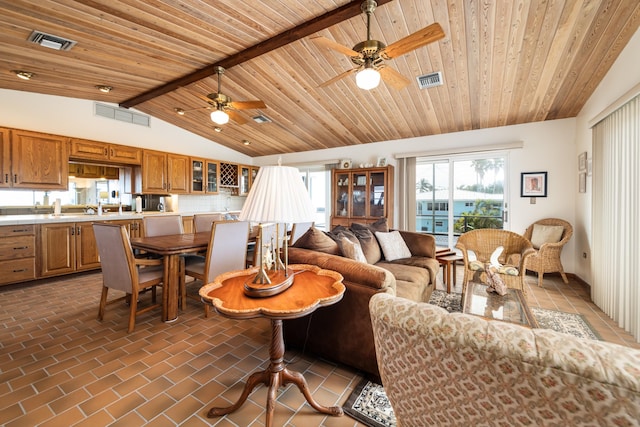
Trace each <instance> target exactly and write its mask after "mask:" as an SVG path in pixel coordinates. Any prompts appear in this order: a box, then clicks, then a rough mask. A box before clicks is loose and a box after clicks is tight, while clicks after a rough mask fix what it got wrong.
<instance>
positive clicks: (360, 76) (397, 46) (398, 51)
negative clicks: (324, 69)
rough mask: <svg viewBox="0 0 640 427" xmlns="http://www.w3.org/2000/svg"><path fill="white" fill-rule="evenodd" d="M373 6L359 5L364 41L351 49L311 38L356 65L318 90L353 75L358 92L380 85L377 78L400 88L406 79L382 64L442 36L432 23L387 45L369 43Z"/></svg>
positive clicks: (371, 3) (371, 1) (370, 1)
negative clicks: (364, 17)
mask: <svg viewBox="0 0 640 427" xmlns="http://www.w3.org/2000/svg"><path fill="white" fill-rule="evenodd" d="M377 5H378V4H377V3H376V2H375V1H374V0H365V1H363V2H362V6H361V7H360V9H361V10H362V12H363V13H366V15H367V40H365V41H363V42H360V43H358V44H356V45H355V46H354V47H353V48H352V49H349V48H348V47H346V46H343V45H341V44H339V43H336V42H334V41H332V40H329V39H328V38H326V37H322V36H318V37H312V38H311V40H313V41H314V42H316V43H318V44H320V45H322V46H325V47H327V48H329V49H333V50H335V51H337V52H340V53H343V54H345V55H348V56H350V57H351V61H352V62H353V63H354V64H355V65H356V68H353V69H351V70H348V71H345V72H344V73H342V74H339V75H338V76H336V77H334V78H332V79H331V80H328V81H326V82H324V83H323V84H321V85H320V87H325V86H328V85H330V84H332V83H335V82H337V81H338V80H340V79H342V78H344V77H346V76H348V75H350V74H353V73H356V72H357V74H356V84H357V85H358V87H359V88H361V89H366V90H370V89H373V88H375V87H377V86H378V84H379V83H380V77H382V79H383V80H384V81H385V82H386V83H388V84H389V85H390V86H392V87H394V88H395V89H402V88H404V87H406V86H407V85H409V83H410V81H409V79H407V78H406V77H404V76H403V75H402V74H400V73H399V72H397V71H396V70H394V69H393V68H391V67H389V66H388V65H387V64H385V60H389V59H393V58H396V57H398V56H402V55H404V54H405V53H409V52H411V51H412V50H415V49H417V48H419V47H422V46H425V45H427V44H429V43H432V42H435V41H437V40H440V39H441V38H443V37H444V31H443V30H442V27H441V26H440V24H438V23H437V22H436V23H434V24H431V25H429V26H427V27H425V28H423V29H421V30H419V31H416V32H415V33H413V34H410V35H408V36H407V37H404V38H402V39H400V40H398V41H396V42H395V43H392V44H390V45H389V46H386V45H385V44H384V43H382V42H381V41H378V40H371V15H372V14H373V11H374V10H375V9H376V6H377Z"/></svg>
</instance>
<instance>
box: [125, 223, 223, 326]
mask: <svg viewBox="0 0 640 427" xmlns="http://www.w3.org/2000/svg"><path fill="white" fill-rule="evenodd" d="M210 236H211V233H210V232H208V231H203V232H200V233H184V234H168V235H165V236H153V237H132V238H131V247H132V248H134V249H140V250H144V251H146V252H150V253H154V254H158V255H162V257H163V258H164V277H165V282H164V290H163V292H162V320H163V321H164V322H173V321H174V320H176V319H177V318H178V298H179V296H178V294H179V292H178V291H179V289H178V287H179V286H178V284H179V283H180V275H181V274H184V272H183V271H181V269H180V256H181V255H183V254H193V253H197V252H203V251H206V250H207V247H208V246H209V239H210Z"/></svg>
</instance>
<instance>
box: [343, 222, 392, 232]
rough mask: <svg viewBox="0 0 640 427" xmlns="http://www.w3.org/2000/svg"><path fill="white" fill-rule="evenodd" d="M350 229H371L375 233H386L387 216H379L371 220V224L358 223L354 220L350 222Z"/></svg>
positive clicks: (387, 227) (387, 229)
mask: <svg viewBox="0 0 640 427" xmlns="http://www.w3.org/2000/svg"><path fill="white" fill-rule="evenodd" d="M351 229H352V230H363V229H366V230H371V232H372V233H375V232H376V231H379V232H381V233H388V232H389V225H388V224H387V218H380V219H379V220H377V221H376V222H372V223H371V224H360V223H357V222H354V223H352V224H351Z"/></svg>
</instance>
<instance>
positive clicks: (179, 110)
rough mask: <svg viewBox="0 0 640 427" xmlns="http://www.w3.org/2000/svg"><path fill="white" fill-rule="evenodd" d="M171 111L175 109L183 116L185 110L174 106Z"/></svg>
mask: <svg viewBox="0 0 640 427" xmlns="http://www.w3.org/2000/svg"><path fill="white" fill-rule="evenodd" d="M173 111H175V112H176V113H177V114H178V115H180V116H184V112H185V111H184V110H183V109H182V108H174V109H173Z"/></svg>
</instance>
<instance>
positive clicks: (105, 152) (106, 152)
mask: <svg viewBox="0 0 640 427" xmlns="http://www.w3.org/2000/svg"><path fill="white" fill-rule="evenodd" d="M112 153H113V151H112ZM108 154H109V152H108V151H107V147H104V155H105V156H106V155H108Z"/></svg>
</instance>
